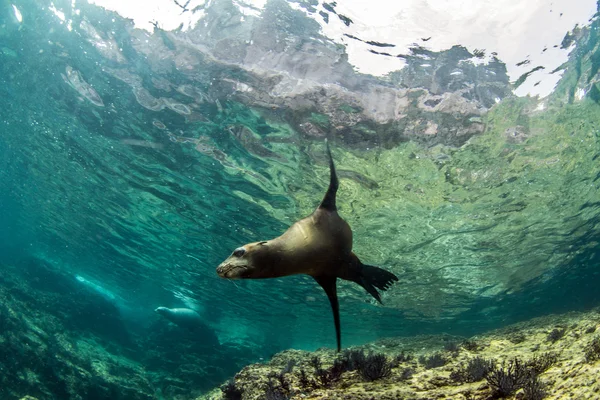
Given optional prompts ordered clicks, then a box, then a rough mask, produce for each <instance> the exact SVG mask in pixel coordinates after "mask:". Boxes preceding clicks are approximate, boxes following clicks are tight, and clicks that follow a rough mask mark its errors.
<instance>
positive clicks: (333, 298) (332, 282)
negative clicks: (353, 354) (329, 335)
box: [314, 276, 342, 352]
mask: <svg viewBox="0 0 600 400" xmlns="http://www.w3.org/2000/svg"><path fill="white" fill-rule="evenodd" d="M314 278H315V280H316V281H317V283H318V284H319V285H321V287H322V288H323V290H325V293H327V297H328V298H329V303H331V310H332V311H333V322H334V324H335V335H336V339H337V351H338V352H339V351H340V350H341V349H342V334H341V329H340V305H339V302H338V298H337V288H336V281H337V278H336V277H331V276H315V277H314Z"/></svg>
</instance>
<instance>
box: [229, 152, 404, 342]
mask: <svg viewBox="0 0 600 400" xmlns="http://www.w3.org/2000/svg"><path fill="white" fill-rule="evenodd" d="M326 146H327V155H328V157H329V170H330V181H329V188H328V189H327V193H325V197H324V198H323V201H321V204H320V205H319V207H317V209H316V210H315V211H314V212H313V213H312V214H311V215H310V216H308V217H306V218H304V219H301V220H300V221H298V222H296V223H295V224H293V225H292V226H291V227H289V228H288V230H287V231H285V232H284V233H283V235H281V236H279V237H278V238H275V239H272V240H266V241H262V242H256V243H249V244H246V245H244V246H242V247H238V248H237V249H235V250H234V251H233V253H232V254H231V255H230V256H229V257H228V258H227V259H226V260H225V261H223V262H222V263H221V264H220V265H219V266H218V267H217V274H218V275H219V276H220V277H221V278H227V279H261V278H277V277H282V276H288V275H295V274H307V275H310V276H312V277H313V278H314V279H315V280H316V281H317V283H318V284H319V285H321V287H322V288H323V289H324V290H325V293H326V294H327V297H328V298H329V302H330V303H331V308H332V311H333V321H334V323H335V331H336V339H337V350H338V351H340V349H341V330H340V313H339V303H338V298H337V289H336V282H337V278H341V279H345V280H348V281H352V282H355V283H358V284H359V285H360V286H362V287H363V288H364V289H365V290H366V291H367V292H369V294H371V296H373V297H374V298H375V299H376V300H377V301H378V302H380V303H381V297H380V296H379V292H378V291H377V289H379V290H387V289H388V288H389V287H390V286H391V285H392V284H393V283H394V282H395V281H397V280H398V278H397V277H396V275H394V274H392V273H391V272H388V271H385V270H383V269H381V268H379V267H374V266H372V265H365V264H363V263H361V262H360V260H359V259H358V257H357V256H356V255H355V254H354V253H353V252H352V230H351V229H350V226H349V225H348V223H347V222H346V221H344V220H343V219H342V218H341V217H340V216H339V215H338V213H337V207H336V205H335V200H336V193H337V189H338V179H337V175H336V172H335V166H334V163H333V157H332V156H331V150H330V149H329V143H328V142H326ZM376 288H377V289H376Z"/></svg>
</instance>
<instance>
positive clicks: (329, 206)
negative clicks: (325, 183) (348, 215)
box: [319, 139, 339, 211]
mask: <svg viewBox="0 0 600 400" xmlns="http://www.w3.org/2000/svg"><path fill="white" fill-rule="evenodd" d="M325 146H326V147H327V156H328V157H329V188H328V189H327V193H325V197H323V201H321V204H320V205H319V208H324V209H325V210H327V211H336V210H337V207H336V205H335V197H336V193H337V190H338V187H339V182H338V178H337V174H336V173H335V165H334V164H333V157H332V156H331V149H329V141H328V140H327V139H325Z"/></svg>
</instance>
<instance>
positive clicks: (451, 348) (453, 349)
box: [444, 341, 460, 354]
mask: <svg viewBox="0 0 600 400" xmlns="http://www.w3.org/2000/svg"><path fill="white" fill-rule="evenodd" d="M444 350H446V351H447V352H449V353H452V354H456V353H458V352H459V350H460V343H459V342H455V341H450V342H446V343H445V344H444Z"/></svg>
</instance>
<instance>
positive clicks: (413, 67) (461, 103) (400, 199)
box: [0, 0, 600, 349]
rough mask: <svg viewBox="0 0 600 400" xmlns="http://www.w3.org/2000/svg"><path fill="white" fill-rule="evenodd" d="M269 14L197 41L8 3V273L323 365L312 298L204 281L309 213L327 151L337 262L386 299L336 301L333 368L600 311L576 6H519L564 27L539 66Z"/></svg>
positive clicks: (590, 136) (3, 173)
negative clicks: (327, 141) (338, 329)
mask: <svg viewBox="0 0 600 400" xmlns="http://www.w3.org/2000/svg"><path fill="white" fill-rule="evenodd" d="M561 4H562V3H561ZM582 4H583V3H582ZM263 6H264V8H252V7H249V6H246V7H244V6H241V5H240V4H237V3H232V2H231V1H226V0H216V1H213V2H209V3H207V4H206V5H204V6H202V7H199V8H198V9H196V10H195V12H192V9H191V8H190V10H189V11H185V13H187V14H186V15H196V17H194V18H197V19H199V20H200V23H199V24H198V25H195V27H194V28H190V27H188V26H187V25H185V26H183V27H181V28H180V29H175V27H172V28H170V27H169V28H167V27H165V30H163V29H160V28H161V24H160V22H158V24H157V27H156V29H152V30H150V31H148V30H145V29H142V28H143V27H137V25H134V24H133V22H131V21H129V20H127V19H125V18H123V17H122V16H121V15H119V14H117V13H115V12H113V11H109V10H107V9H104V8H101V7H99V6H95V5H90V4H88V3H83V2H82V3H79V2H77V3H75V2H73V3H72V4H71V3H70V2H55V3H47V2H43V1H40V2H34V1H26V0H24V1H18V2H15V3H14V6H13V5H12V4H7V3H5V4H4V5H3V6H2V7H3V8H2V21H0V45H1V49H0V72H1V74H0V79H1V82H0V117H1V118H0V123H1V127H2V128H1V134H0V154H1V157H0V184H1V187H2V188H3V190H2V192H1V193H0V222H1V224H2V229H1V230H0V238H1V239H2V240H1V244H0V245H1V246H2V255H3V256H4V258H5V262H9V261H10V260H12V259H15V258H18V257H20V256H23V255H24V254H31V255H35V256H37V257H39V258H42V259H45V260H47V261H48V262H50V263H52V264H53V265H55V266H56V267H57V268H60V269H63V270H65V271H68V272H69V273H71V274H73V276H78V277H81V278H82V279H84V281H80V282H92V284H93V285H96V287H98V288H102V290H105V291H106V292H107V293H110V295H111V296H114V298H116V299H118V301H119V302H121V303H122V304H124V305H126V307H127V308H128V309H133V310H136V311H135V312H136V313H138V314H144V315H145V313H148V314H150V313H151V312H152V310H153V309H154V308H155V307H157V306H159V305H162V304H165V303H168V304H169V305H171V306H182V305H190V304H191V305H193V306H194V307H196V308H197V309H199V310H201V311H202V313H203V315H204V316H205V318H206V319H207V321H208V322H209V323H210V324H211V325H212V326H213V327H214V328H215V329H216V330H217V332H218V334H219V336H220V339H221V340H244V341H248V342H252V343H256V344H257V345H259V346H262V345H265V346H268V347H269V348H273V349H280V348H286V347H289V346H295V347H302V348H308V349H312V348H316V347H319V346H328V347H332V346H333V345H334V334H333V326H332V323H331V316H330V311H329V304H328V303H327V302H326V298H325V296H324V294H323V293H322V290H321V289H320V288H319V287H318V286H317V285H316V284H315V282H314V281H313V280H312V279H309V278H308V277H287V278H283V279H276V280H272V281H268V282H267V281H238V282H236V283H233V282H230V281H225V280H221V279H219V278H218V277H217V276H216V274H215V267H216V266H217V265H218V264H219V263H220V262H221V261H222V260H223V259H224V258H225V257H227V256H228V255H229V254H230V252H231V251H232V250H233V249H234V248H236V247H237V246H239V245H241V244H243V243H247V242H252V241H258V240H262V239H267V238H273V237H275V236H278V235H279V234H280V233H281V232H283V230H285V228H286V227H287V226H289V225H290V224H291V223H293V222H294V221H295V220H297V219H298V218H300V217H303V216H305V215H307V214H309V213H310V212H311V211H312V209H313V208H314V207H315V206H316V205H317V204H318V202H319V200H320V198H321V196H322V193H323V192H324V191H325V188H326V186H327V179H328V172H327V163H326V158H325V153H324V141H323V139H324V137H325V136H330V137H331V138H332V148H333V155H334V159H335V161H336V163H337V167H338V169H339V175H340V177H341V188H340V192H339V197H338V204H339V208H340V214H341V215H343V217H344V218H346V219H347V221H348V222H349V223H350V225H351V226H352V227H353V230H354V250H355V252H356V253H357V254H358V255H359V256H360V257H361V259H363V260H364V261H365V262H367V263H369V264H374V265H380V266H382V267H385V268H387V269H389V270H390V271H393V272H395V273H396V274H397V275H398V276H399V277H400V283H398V284H396V285H395V286H394V287H393V288H392V289H391V290H389V291H388V292H386V294H385V296H384V306H383V307H382V306H378V305H376V304H374V303H373V302H372V299H370V298H369V297H368V295H367V294H365V293H364V292H363V291H362V289H360V288H358V287H356V286H355V285H352V284H348V283H342V284H341V289H340V292H341V294H340V297H341V300H340V301H341V311H342V325H343V339H344V344H345V345H349V344H357V343H364V342H366V341H368V340H372V339H375V338H377V337H384V336H393V335H406V334H417V333H431V332H450V333H455V334H472V333H475V332H478V331H481V330H482V329H486V328H490V327H496V326H501V325H503V324H506V323H508V322H510V321H515V320H518V319H523V318H527V317H531V316H535V315H540V314H544V313H549V312H555V311H559V310H565V309H575V308H585V307H588V306H591V305H595V304H597V303H598V300H599V298H598V296H599V295H598V291H597V287H598V282H599V277H598V265H597V261H596V258H595V257H596V255H597V252H598V235H599V229H600V227H599V215H600V209H599V204H600V195H599V192H598V186H599V184H600V183H599V182H598V177H600V164H599V163H598V154H600V144H599V140H600V130H599V128H598V127H599V126H600V112H599V110H600V108H599V105H598V104H599V102H600V90H599V89H600V87H599V86H598V83H597V81H598V79H599V78H598V68H599V65H600V64H599V61H598V60H599V59H600V58H599V54H600V52H599V51H600V50H599V49H598V31H597V30H598V20H597V19H596V17H595V16H593V12H595V4H593V2H591V4H588V5H586V6H585V7H587V8H585V7H583V6H582V10H583V11H582V10H578V9H577V10H576V8H573V9H569V7H568V4H566V3H565V5H563V6H562V8H561V5H560V4H558V5H556V6H553V9H550V8H552V7H549V6H548V7H546V6H545V5H536V7H538V8H539V9H540V10H541V9H543V10H544V12H545V13H550V12H552V13H554V14H553V16H552V18H556V19H557V21H558V19H560V18H564V20H566V21H567V22H565V23H564V24H566V26H564V27H563V26H562V25H560V24H558V22H556V24H558V25H556V28H555V29H554V30H550V29H549V30H548V31H536V30H531V29H524V30H523V32H524V33H526V34H527V36H524V37H522V38H521V39H522V41H523V42H524V43H531V44H532V46H533V47H532V48H531V49H526V47H524V46H522V45H519V46H516V45H515V46H514V48H515V49H517V50H519V51H520V52H521V53H519V52H517V50H515V54H512V53H510V52H509V51H507V50H506V49H507V48H510V46H507V45H506V42H504V41H502V38H501V37H496V38H495V39H496V40H497V42H490V43H481V44H479V43H477V40H474V41H472V43H475V44H471V43H461V42H455V43H451V44H449V45H447V44H446V43H445V41H446V40H438V39H439V38H440V37H444V32H446V35H450V34H449V33H447V32H454V31H455V30H457V29H458V28H456V26H451V24H450V25H449V26H448V27H446V31H444V30H441V31H440V32H431V31H427V30H424V28H423V25H418V24H415V26H417V27H419V26H420V27H421V28H423V29H421V30H418V29H417V30H416V31H409V30H408V29H407V32H406V33H405V36H402V37H401V36H398V35H400V33H397V35H396V36H398V38H397V40H396V38H395V36H394V35H391V34H390V35H387V36H386V35H383V36H381V35H380V36H377V35H376V33H375V32H371V33H369V31H366V32H365V30H364V29H363V30H362V31H361V30H360V29H358V28H361V27H362V28H364V26H365V25H366V23H365V22H361V20H360V19H359V18H360V13H359V12H358V11H357V12H356V15H354V14H351V13H350V11H351V8H348V10H350V11H349V12H348V13H346V14H347V15H346V14H344V12H345V11H344V8H343V7H349V6H348V5H343V4H341V2H340V5H339V6H337V7H338V9H339V10H336V8H335V7H333V8H332V10H329V9H327V8H326V7H325V3H319V4H317V2H316V1H315V2H314V4H313V3H311V2H305V1H291V2H289V3H287V2H285V1H269V2H267V3H266V4H265V5H263ZM328 7H330V8H331V7H332V6H331V5H328ZM415 7H416V6H415ZM544 7H546V8H544ZM547 8H548V9H547ZM584 8H585V9H584ZM15 10H19V12H18V13H17V12H16V11H15ZM411 10H412V9H411ZM425 11H426V10H425ZM438 11H439V10H438ZM492 11H494V10H491V11H490V13H491V15H488V16H486V18H490V19H493V18H494V17H497V18H500V17H501V16H503V15H502V14H500V13H497V14H494V13H493V12H492ZM518 11H519V10H512V12H515V13H518ZM575 11H577V12H579V13H580V14H581V15H583V20H582V21H579V20H578V19H577V18H579V19H581V17H579V16H578V15H579V14H577V15H575V16H574V14H575ZM440 12H441V11H440ZM507 13H508V15H509V18H508V21H513V20H511V19H510V18H511V17H510V13H509V12H508V11H507ZM558 14H561V15H560V16H558ZM563 14H564V16H563ZM440 15H442V14H439V13H438V14H436V18H440ZM515 15H516V14H515ZM544 15H545V14H544ZM19 16H20V17H19ZM367 17H368V16H367V15H365V20H367ZM194 18H192V19H194ZM482 18H483V17H482ZM540 18H542V17H540ZM544 18H546V17H544ZM548 18H550V17H548ZM19 19H21V21H19ZM424 19H426V18H424ZM516 20H518V19H516ZM531 21H532V22H531V24H533V23H534V22H536V23H541V24H543V23H545V22H544V21H545V20H543V19H541V20H536V19H534V18H533V17H532V20H531ZM540 21H541V22H540ZM552 21H554V20H552ZM561 21H562V20H561ZM576 21H577V22H576ZM146 22H147V21H146ZM513 22H514V21H513ZM136 23H137V22H136ZM515 23H516V22H515ZM521 23H522V24H524V25H523V26H528V25H527V24H528V23H529V21H528V20H525V21H524V22H523V21H521ZM553 23H554V22H553ZM576 23H579V25H578V26H576V25H575V24H576ZM474 26H479V25H477V24H476V25H474ZM488 26H491V25H488ZM510 26H511V25H506V28H505V29H506V30H507V31H510ZM532 26H534V25H532ZM355 27H356V30H353V29H354V28H355ZM334 28H335V29H334ZM336 29H337V30H336ZM390 29H391V28H390ZM395 29H396V30H394V32H399V31H398V30H397V28H395ZM430 29H433V27H430ZM464 29H466V28H464ZM494 29H496V28H494ZM561 29H562V30H561ZM490 30H491V31H492V32H495V30H492V28H491V27H490ZM500 31H501V30H500ZM517 31H518V30H517ZM555 31H560V32H555ZM336 32H337V33H336ZM510 32H512V31H510ZM518 32H520V31H518ZM379 33H381V32H379ZM545 34H547V35H546V36H544V35H545ZM327 35H332V36H329V37H328V36H327ZM336 35H337V36H336ZM369 35H371V36H369ZM411 35H412V36H411ZM511 35H512V33H511ZM429 36H430V37H431V39H428V37H429ZM450 36H451V35H450ZM471 36H473V37H476V36H477V34H476V33H472V35H471ZM509 36H510V35H509ZM462 37H464V35H463V36H462ZM510 37H511V38H510V39H509V38H506V39H505V40H507V41H508V40H513V39H512V36H510ZM555 37H559V40H558V41H553V40H555V39H554V38H555ZM460 38H461V36H460V35H459V36H457V40H458V39H460ZM544 38H546V39H544ZM429 40H431V42H430V41H429ZM465 40H466V39H465ZM544 40H546V41H544ZM542 42H543V46H542V47H541V48H535V47H536V46H537V45H538V43H542ZM475 45H476V46H481V47H474V46H475ZM484 45H485V46H487V47H484ZM356 46H358V48H357V47H356ZM361 46H362V47H361ZM444 46H445V47H444ZM525 50H527V51H528V50H531V51H532V53H531V55H529V54H527V53H525V52H524V51H525ZM534 50H535V51H536V53H535V54H537V53H539V54H547V53H546V52H555V53H553V54H554V55H553V57H554V58H552V60H550V59H538V58H536V56H535V54H534V53H533V51H534ZM347 51H348V53H347ZM360 51H363V53H364V57H367V56H368V57H375V58H369V60H371V63H372V64H373V63H374V64H377V63H379V62H380V63H381V64H382V65H383V64H385V65H389V64H387V63H388V62H389V60H390V59H391V58H393V60H394V62H396V61H398V62H401V64H399V65H397V68H398V69H397V70H394V69H391V71H392V72H389V73H387V74H384V75H381V73H380V72H381V71H379V72H378V74H377V76H375V75H369V73H368V71H366V68H367V67H368V66H365V65H361V66H360V70H359V71H357V70H356V68H359V67H358V66H357V65H354V64H353V62H355V60H356V59H360V57H361V54H363V53H360ZM502 51H504V53H503V52H502ZM348 54H350V57H349V56H348ZM503 57H504V58H503ZM518 57H522V58H518ZM560 57H564V59H562V61H561V58H560ZM515 59H519V60H520V61H523V64H521V65H519V66H518V67H517V66H516V64H515V63H514V61H515ZM540 60H541V61H540ZM557 60H558V61H557ZM536 62H541V63H542V64H536ZM544 62H547V64H543V63H544ZM553 63H554V64H553ZM540 67H543V68H540ZM392 68H395V64H393V65H392ZM519 68H521V69H519ZM547 80H550V82H551V84H549V83H548V81H547ZM556 81H558V83H557V84H556V87H554V84H555V83H556ZM548 85H550V86H549V87H550V88H553V89H552V92H551V93H549V94H547V95H546V94H543V96H539V97H535V96H533V95H535V94H536V92H535V90H537V89H536V88H538V87H548ZM519 88H520V89H519ZM524 88H525V89H524ZM515 90H517V91H518V90H521V92H524V93H518V94H520V95H521V97H518V96H516V95H515ZM526 90H530V91H531V93H532V96H529V97H528V96H522V95H523V94H526V93H527V92H526ZM92 287H93V286H92Z"/></svg>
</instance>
